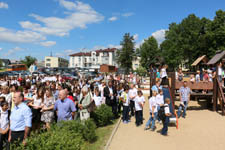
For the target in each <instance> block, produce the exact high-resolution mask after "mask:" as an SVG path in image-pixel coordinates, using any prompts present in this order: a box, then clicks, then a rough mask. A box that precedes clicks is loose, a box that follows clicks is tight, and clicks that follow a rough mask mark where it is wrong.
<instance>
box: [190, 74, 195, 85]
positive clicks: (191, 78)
mask: <svg viewBox="0 0 225 150" xmlns="http://www.w3.org/2000/svg"><path fill="white" fill-rule="evenodd" d="M190 82H191V83H194V82H195V76H194V75H193V74H191V75H190Z"/></svg>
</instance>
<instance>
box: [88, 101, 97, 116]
mask: <svg viewBox="0 0 225 150" xmlns="http://www.w3.org/2000/svg"><path fill="white" fill-rule="evenodd" d="M95 109H96V105H95V101H94V100H92V101H91V103H90V104H89V106H88V108H87V110H88V112H89V113H91V112H93V111H94V110H95Z"/></svg>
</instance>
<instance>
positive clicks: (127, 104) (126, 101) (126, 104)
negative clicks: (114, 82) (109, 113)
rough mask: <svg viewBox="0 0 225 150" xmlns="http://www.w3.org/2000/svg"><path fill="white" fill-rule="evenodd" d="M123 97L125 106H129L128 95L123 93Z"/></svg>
mask: <svg viewBox="0 0 225 150" xmlns="http://www.w3.org/2000/svg"><path fill="white" fill-rule="evenodd" d="M121 97H122V98H123V100H124V101H125V102H123V106H129V98H128V93H126V92H123V93H122V95H121Z"/></svg>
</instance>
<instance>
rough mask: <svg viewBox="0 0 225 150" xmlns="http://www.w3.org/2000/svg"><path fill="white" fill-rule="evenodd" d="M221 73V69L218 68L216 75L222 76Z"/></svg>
mask: <svg viewBox="0 0 225 150" xmlns="http://www.w3.org/2000/svg"><path fill="white" fill-rule="evenodd" d="M222 72H223V71H222V68H221V67H219V68H218V75H219V76H222Z"/></svg>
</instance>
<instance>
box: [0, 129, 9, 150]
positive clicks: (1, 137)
mask: <svg viewBox="0 0 225 150" xmlns="http://www.w3.org/2000/svg"><path fill="white" fill-rule="evenodd" d="M8 137H9V133H6V134H0V150H2V149H3V144H4V143H5V145H4V147H5V148H6V150H9V142H8Z"/></svg>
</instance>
